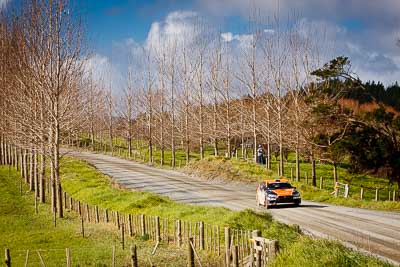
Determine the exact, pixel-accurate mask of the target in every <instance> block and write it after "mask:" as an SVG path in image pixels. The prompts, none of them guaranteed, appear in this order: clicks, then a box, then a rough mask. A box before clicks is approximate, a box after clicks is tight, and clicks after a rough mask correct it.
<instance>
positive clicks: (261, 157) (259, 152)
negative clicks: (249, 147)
mask: <svg viewBox="0 0 400 267" xmlns="http://www.w3.org/2000/svg"><path fill="white" fill-rule="evenodd" d="M257 163H258V164H264V150H263V148H262V146H261V145H258V149H257Z"/></svg>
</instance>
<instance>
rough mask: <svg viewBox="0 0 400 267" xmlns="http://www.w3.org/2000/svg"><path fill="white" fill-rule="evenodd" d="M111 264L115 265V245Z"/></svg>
mask: <svg viewBox="0 0 400 267" xmlns="http://www.w3.org/2000/svg"><path fill="white" fill-rule="evenodd" d="M111 266H112V267H115V246H113V247H112V258H111Z"/></svg>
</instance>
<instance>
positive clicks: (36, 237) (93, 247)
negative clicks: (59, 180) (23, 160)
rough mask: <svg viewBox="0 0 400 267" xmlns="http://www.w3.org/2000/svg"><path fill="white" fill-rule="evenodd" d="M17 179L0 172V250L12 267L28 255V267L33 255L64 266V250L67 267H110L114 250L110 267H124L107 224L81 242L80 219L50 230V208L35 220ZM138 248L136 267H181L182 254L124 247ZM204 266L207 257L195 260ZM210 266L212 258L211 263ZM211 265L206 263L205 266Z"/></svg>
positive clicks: (35, 262)
mask: <svg viewBox="0 0 400 267" xmlns="http://www.w3.org/2000/svg"><path fill="white" fill-rule="evenodd" d="M20 181H21V179H20V177H19V175H18V173H17V172H15V171H14V170H13V169H11V171H10V175H9V172H8V167H5V166H0V195H1V196H2V197H1V198H0V248H1V249H3V252H2V255H4V249H5V248H9V249H10V254H11V262H12V266H24V264H25V261H26V256H27V250H29V256H28V266H41V264H40V258H39V254H38V251H39V253H40V255H41V257H42V258H43V261H44V263H45V265H46V266H55V267H58V266H66V256H65V255H66V250H65V249H66V248H69V249H70V255H71V262H72V266H111V261H112V247H113V246H115V251H116V266H127V264H128V263H129V256H130V253H129V249H125V250H122V248H121V243H120V236H119V234H117V233H118V230H117V229H116V227H115V226H113V225H111V224H102V223H100V224H93V223H92V224H85V238H83V237H82V236H81V234H80V219H79V218H78V217H77V216H76V214H74V213H70V212H68V211H67V212H65V218H64V219H58V220H57V226H56V227H54V223H53V215H52V213H51V212H50V204H47V203H46V204H40V205H39V208H38V214H35V209H34V197H33V193H32V192H30V191H29V188H28V187H27V186H26V185H25V184H24V185H23V187H22V196H21V194H20ZM133 243H134V244H135V245H137V247H138V258H139V264H140V266H150V261H151V262H152V263H153V264H156V265H157V266H162V264H163V263H165V262H170V263H171V264H170V265H169V266H184V265H185V261H186V250H185V249H178V248H176V247H174V246H167V245H165V244H161V245H160V246H159V248H158V249H157V253H156V255H155V256H152V255H151V252H152V250H153V247H154V243H153V242H151V241H143V240H141V239H134V240H133V239H130V238H127V242H126V245H127V247H128V248H129V245H131V244H133ZM200 255H201V257H202V258H204V259H205V260H204V262H207V260H208V258H209V257H208V256H207V255H202V254H200ZM211 260H212V258H211ZM211 262H212V261H211Z"/></svg>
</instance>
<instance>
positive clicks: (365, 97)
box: [346, 81, 400, 111]
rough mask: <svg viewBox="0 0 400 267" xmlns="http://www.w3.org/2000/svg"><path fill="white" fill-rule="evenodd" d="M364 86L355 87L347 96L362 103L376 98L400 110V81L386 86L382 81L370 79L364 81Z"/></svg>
mask: <svg viewBox="0 0 400 267" xmlns="http://www.w3.org/2000/svg"><path fill="white" fill-rule="evenodd" d="M363 87H364V88H361V87H357V88H354V89H353V90H351V91H349V92H348V93H347V94H346V97H347V98H350V99H354V100H358V102H359V103H360V104H365V103H370V102H374V100H375V101H377V102H380V103H382V104H384V105H386V106H391V107H393V108H394V109H396V110H397V111H400V85H399V84H398V82H395V83H394V84H393V85H390V86H387V87H386V88H385V86H384V85H383V84H382V83H381V82H375V81H372V82H370V81H369V82H366V83H364V84H363Z"/></svg>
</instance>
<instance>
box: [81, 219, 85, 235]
mask: <svg viewBox="0 0 400 267" xmlns="http://www.w3.org/2000/svg"><path fill="white" fill-rule="evenodd" d="M81 233H82V237H83V238H84V237H85V226H84V222H83V218H81Z"/></svg>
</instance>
